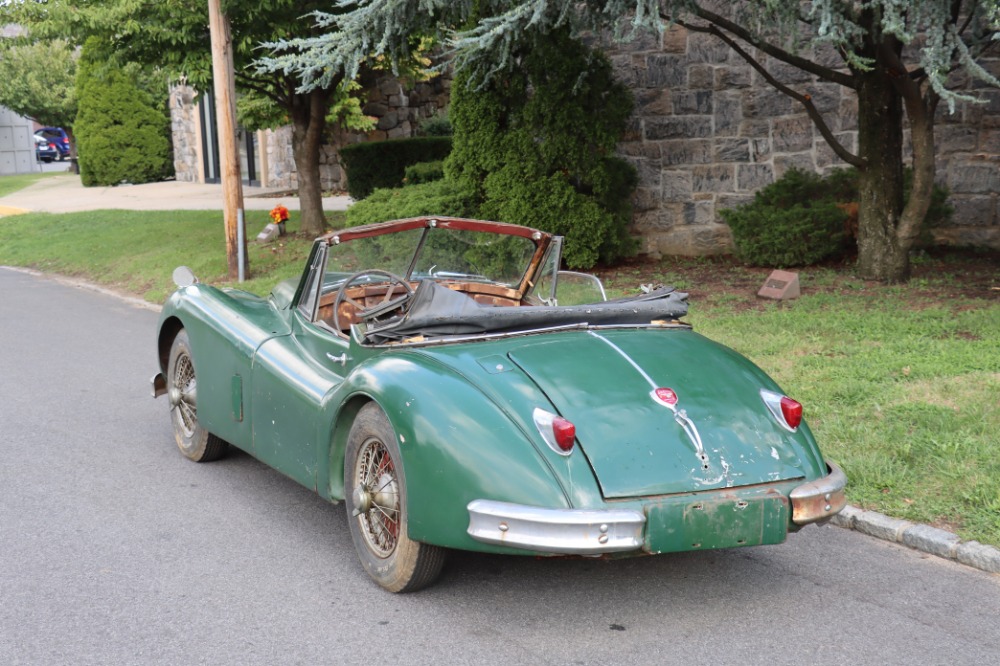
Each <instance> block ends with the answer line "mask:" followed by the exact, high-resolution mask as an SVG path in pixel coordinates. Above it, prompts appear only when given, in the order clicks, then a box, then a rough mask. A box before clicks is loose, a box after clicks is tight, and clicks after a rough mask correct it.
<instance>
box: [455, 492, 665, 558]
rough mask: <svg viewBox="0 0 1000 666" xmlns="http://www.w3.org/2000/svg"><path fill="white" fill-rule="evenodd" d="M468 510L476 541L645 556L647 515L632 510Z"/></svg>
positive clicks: (485, 505)
mask: <svg viewBox="0 0 1000 666" xmlns="http://www.w3.org/2000/svg"><path fill="white" fill-rule="evenodd" d="M468 509H469V530H468V531H469V535H470V536H471V537H472V538H473V539H476V540H477V541H482V542H484V543H492V544H499V545H503V546H511V547H513V548H524V549H526V550H533V551H537V552H540V553H553V554H560V555H562V554H567V555H600V554H602V553H617V552H624V551H629V550H639V549H640V548H642V543H643V540H642V533H643V528H644V527H645V524H646V516H645V515H644V514H643V513H642V511H633V510H631V509H597V510H595V509H542V508H538V507H533V506H524V505H522V504H511V503H509V502H494V501H492V500H481V499H480V500H473V501H471V502H469V505H468Z"/></svg>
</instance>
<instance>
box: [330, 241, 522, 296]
mask: <svg viewBox="0 0 1000 666" xmlns="http://www.w3.org/2000/svg"><path fill="white" fill-rule="evenodd" d="M425 233H426V237H425ZM421 239H423V240H422V244H421ZM534 254H535V243H534V242H533V241H532V240H531V239H529V238H525V237H522V236H508V235H502V234H497V233H490V232H481V231H470V230H467V229H451V228H446V227H427V228H416V229H407V230H403V231H396V232H394V233H391V234H383V235H379V236H370V237H367V238H355V239H353V240H350V241H344V242H341V243H338V244H335V245H332V246H331V247H330V253H329V259H328V262H327V267H326V279H325V280H324V282H325V283H326V284H327V285H328V286H333V285H335V284H336V283H338V282H339V281H342V280H343V279H344V278H346V277H347V276H348V275H351V274H353V273H356V272H358V271H361V270H364V269H371V268H378V269H382V270H386V271H389V272H390V273H394V274H396V275H399V276H405V277H407V278H408V279H410V280H419V279H422V278H427V277H430V278H434V279H437V280H449V279H460V280H463V281H476V282H490V283H494V284H500V285H504V286H508V287H516V286H517V285H518V284H520V282H521V280H522V278H523V277H524V274H525V271H526V270H527V269H528V267H529V265H530V263H531V258H532V256H533V255H534Z"/></svg>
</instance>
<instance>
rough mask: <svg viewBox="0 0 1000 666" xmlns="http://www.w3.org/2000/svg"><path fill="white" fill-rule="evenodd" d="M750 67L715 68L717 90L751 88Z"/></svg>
mask: <svg viewBox="0 0 1000 666" xmlns="http://www.w3.org/2000/svg"><path fill="white" fill-rule="evenodd" d="M750 72H751V70H750V67H749V65H748V66H744V67H717V68H716V69H715V82H714V85H715V89H716V90H736V89H738V88H749V87H750V82H751V77H750Z"/></svg>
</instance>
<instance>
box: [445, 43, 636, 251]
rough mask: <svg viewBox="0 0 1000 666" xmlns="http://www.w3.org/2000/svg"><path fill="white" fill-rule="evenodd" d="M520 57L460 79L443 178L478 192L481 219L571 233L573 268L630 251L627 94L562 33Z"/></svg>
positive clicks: (600, 62) (606, 68)
mask: <svg viewBox="0 0 1000 666" xmlns="http://www.w3.org/2000/svg"><path fill="white" fill-rule="evenodd" d="M516 61H517V62H516V66H515V67H514V68H512V69H511V70H510V71H507V72H498V73H495V74H494V75H493V76H492V78H490V79H489V80H488V81H487V82H485V83H482V82H480V83H478V84H477V83H475V82H470V80H469V78H468V76H467V75H464V74H460V75H459V76H458V77H456V80H455V81H454V83H453V85H452V102H451V107H450V114H449V115H450V119H451V123H452V127H453V128H454V141H455V145H454V149H453V150H452V153H451V155H450V156H449V157H448V159H447V160H445V177H446V178H447V179H452V180H455V181H456V182H459V183H461V184H462V185H463V187H464V189H466V190H468V191H472V192H474V193H475V196H476V201H477V202H478V204H479V207H480V210H479V213H480V216H481V217H484V218H489V219H495V220H500V221H503V222H513V223H515V224H523V225H526V226H530V227H536V228H539V229H544V230H545V231H550V232H552V233H556V234H560V235H563V236H565V237H566V246H565V248H564V252H563V259H564V261H565V262H566V264H567V266H569V267H571V268H589V267H591V266H593V265H594V264H595V263H597V262H598V261H603V262H606V263H611V262H614V261H616V260H618V259H620V258H622V257H624V256H628V255H629V254H631V253H632V252H633V251H634V249H635V248H634V242H633V241H632V239H631V238H630V237H629V235H628V233H627V226H628V224H629V222H630V221H631V202H630V198H631V193H632V190H633V189H634V188H635V185H636V182H637V178H636V173H635V170H634V169H633V168H632V167H631V166H630V165H629V164H628V163H626V162H625V161H623V160H621V159H618V158H615V157H613V155H614V151H615V146H616V144H617V142H618V141H619V139H620V138H621V136H622V134H623V133H624V131H625V127H626V123H627V121H628V117H629V114H630V113H631V110H632V99H631V96H630V95H629V93H628V90H627V89H626V88H625V87H624V86H623V85H622V84H620V83H619V82H618V81H616V80H615V78H614V76H613V73H612V70H611V65H610V62H609V61H608V60H607V58H605V57H604V56H603V55H602V54H600V53H598V52H595V51H591V50H590V49H589V48H587V47H586V46H585V45H584V44H583V43H581V42H580V41H578V40H576V39H573V38H572V37H571V36H570V35H569V31H568V30H566V29H563V30H556V31H552V32H549V33H548V34H546V35H540V36H538V37H537V39H535V40H534V41H533V42H532V43H530V44H528V45H527V47H526V48H525V50H524V51H523V52H522V53H520V54H518V55H517V58H516Z"/></svg>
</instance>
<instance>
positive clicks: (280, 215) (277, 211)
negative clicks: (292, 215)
mask: <svg viewBox="0 0 1000 666" xmlns="http://www.w3.org/2000/svg"><path fill="white" fill-rule="evenodd" d="M270 215H271V219H272V220H274V223H275V224H281V223H282V222H284V221H286V220H287V219H288V209H287V208H285V207H284V206H282V205H281V204H278V205H277V206H275V207H274V208H272V209H271V212H270Z"/></svg>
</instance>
